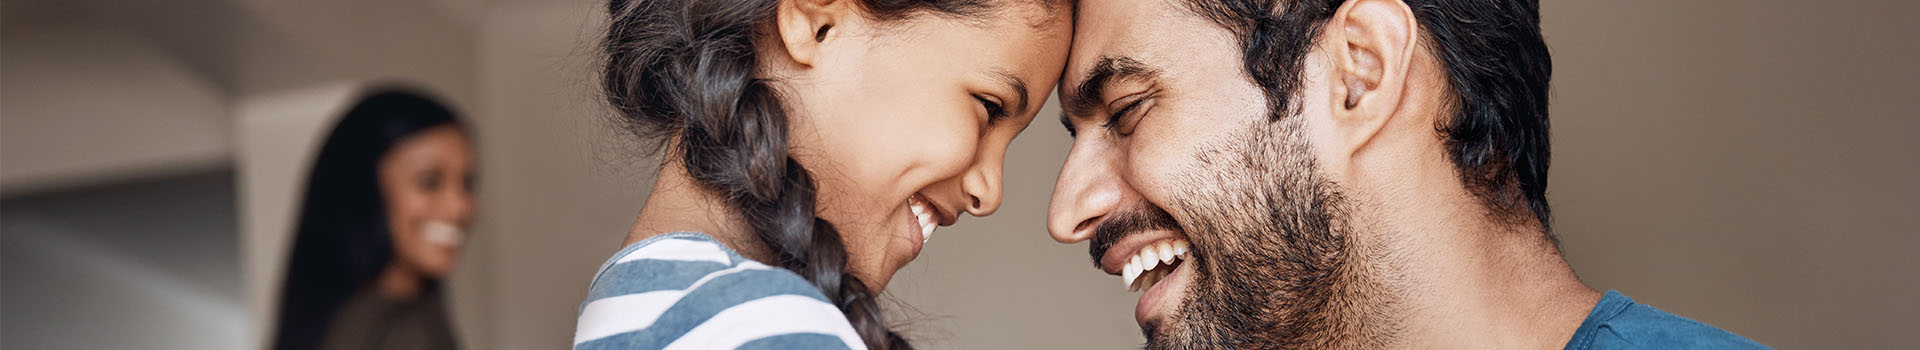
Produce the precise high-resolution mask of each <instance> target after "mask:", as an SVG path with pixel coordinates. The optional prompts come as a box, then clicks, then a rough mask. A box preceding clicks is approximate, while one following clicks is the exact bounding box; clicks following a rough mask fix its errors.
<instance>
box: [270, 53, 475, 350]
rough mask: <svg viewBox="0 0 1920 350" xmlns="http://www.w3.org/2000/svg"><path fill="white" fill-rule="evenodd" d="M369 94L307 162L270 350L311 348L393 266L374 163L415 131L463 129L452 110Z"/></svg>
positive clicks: (388, 93)
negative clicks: (336, 314)
mask: <svg viewBox="0 0 1920 350" xmlns="http://www.w3.org/2000/svg"><path fill="white" fill-rule="evenodd" d="M374 91H375V92H373V93H371V94H368V95H366V97H364V98H362V99H361V100H360V102H359V104H357V105H355V106H354V107H353V109H352V110H350V111H348V112H347V114H346V116H345V117H342V118H341V119H340V121H339V123H338V124H335V125H334V127H333V132H332V133H330V134H328V135H327V139H326V143H325V144H323V145H322V146H321V147H320V155H319V156H318V157H316V158H315V159H314V161H313V170H312V175H309V176H308V177H307V194H306V199H305V201H304V202H303V203H302V204H301V207H300V226H299V228H298V231H296V232H295V235H294V241H293V250H292V252H291V253H290V254H288V259H287V273H286V282H285V283H283V284H282V287H281V290H280V316H279V317H280V322H279V326H278V331H277V333H276V335H275V336H274V340H273V348H274V349H313V348H317V347H319V345H320V342H321V340H322V338H323V337H325V336H326V332H327V328H328V326H329V325H330V324H331V323H332V322H331V321H332V320H333V315H334V312H335V311H336V310H338V309H339V308H340V306H341V304H343V303H345V302H346V300H347V299H348V298H349V297H352V296H353V294H354V293H355V292H357V291H359V290H360V289H361V288H365V287H366V286H367V285H368V284H369V283H371V282H372V281H373V280H374V278H375V277H377V276H378V275H379V274H380V271H381V270H382V269H383V268H385V267H386V266H387V264H388V262H389V261H391V260H392V259H393V242H392V241H391V236H390V233H389V232H388V229H387V227H388V226H387V212H386V207H387V206H386V203H385V202H384V201H383V200H382V199H383V197H382V196H381V194H380V179H379V170H378V168H379V163H380V158H381V157H382V156H384V155H386V153H387V151H388V150H390V149H391V148H393V146H394V145H395V144H398V143H400V142H401V141H402V140H405V139H407V138H408V137H411V136H413V135H414V134H416V133H419V132H420V131H422V130H426V129H429V128H433V127H437V126H442V125H453V126H457V127H462V128H464V126H463V124H462V123H461V121H460V120H459V118H458V117H455V116H454V113H453V111H451V110H449V109H447V108H446V107H444V106H443V105H441V104H440V103H438V102H435V101H434V100H433V99H432V98H429V97H427V96H426V95H425V94H422V93H416V92H411V91H408V90H405V89H400V88H382V89H376V90H374ZM427 285H428V286H429V288H433V286H434V285H435V283H433V281H428V284H427Z"/></svg>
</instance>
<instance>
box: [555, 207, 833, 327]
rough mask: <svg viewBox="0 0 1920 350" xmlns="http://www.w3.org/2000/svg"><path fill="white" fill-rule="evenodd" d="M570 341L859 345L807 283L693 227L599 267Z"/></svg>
mask: <svg viewBox="0 0 1920 350" xmlns="http://www.w3.org/2000/svg"><path fill="white" fill-rule="evenodd" d="M573 348H574V349H579V350H601V349H865V348H866V346H865V345H864V344H863V343H861V342H860V337H859V335H858V334H857V333H855V332H854V331H853V327H852V326H851V325H849V324H848V323H847V319H846V316H843V315H841V313H840V310H839V309H838V308H836V307H834V306H833V304H830V303H828V302H827V301H826V297H824V296H823V295H821V294H820V292H819V290H817V289H814V287H813V284H812V283H808V282H807V281H806V280H805V279H802V278H800V276H799V275H795V274H793V273H792V272H789V271H787V270H782V269H779V268H774V267H771V266H767V265H765V264H761V263H759V262H756V261H753V260H751V259H747V258H745V257H742V256H740V255H739V254H736V253H734V252H733V251H731V250H729V249H727V248H726V246H724V245H722V244H720V243H719V242H717V241H714V240H713V239H712V238H710V237H707V236H705V235H701V234H697V233H670V234H664V235H659V236H655V237H652V238H648V239H647V240H644V241H641V242H639V243H635V244H633V245H630V246H628V247H626V248H625V249H621V250H620V252H618V253H615V254H614V255H613V257H612V258H610V259H608V261H607V263H606V264H604V265H602V266H601V267H600V272H599V274H598V275H595V276H594V280H593V286H592V287H590V288H589V289H588V292H587V301H586V302H585V303H584V304H583V305H582V306H581V307H580V318H579V320H578V324H577V325H576V328H575V330H574V336H573Z"/></svg>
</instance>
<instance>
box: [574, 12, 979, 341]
mask: <svg viewBox="0 0 1920 350" xmlns="http://www.w3.org/2000/svg"><path fill="white" fill-rule="evenodd" d="M778 1H779V0H645V1H631V0H612V1H609V2H608V8H607V9H608V13H609V14H610V15H611V16H612V22H611V24H610V25H609V26H608V28H607V36H606V38H605V41H604V42H603V43H602V44H603V45H604V47H603V49H605V50H606V55H607V56H606V67H605V69H606V71H605V73H606V76H605V79H604V80H603V81H602V84H604V86H603V88H604V89H605V93H606V98H607V102H609V103H610V104H612V106H613V107H614V108H615V109H617V110H618V111H619V112H620V113H619V116H618V119H617V121H618V122H619V123H620V124H622V125H623V126H625V127H626V128H627V129H628V130H629V131H632V132H634V133H635V134H637V135H639V136H640V137H642V138H647V139H655V140H661V141H662V142H663V146H665V147H664V148H663V149H664V150H666V151H667V152H676V153H675V154H669V155H668V156H669V157H678V158H679V159H680V160H682V161H683V163H684V164H685V166H686V171H687V174H688V175H690V176H691V177H692V178H693V179H694V180H696V181H698V182H699V183H700V184H701V185H702V186H704V187H705V189H706V190H709V191H712V193H715V194H718V195H719V196H720V197H721V198H726V199H728V200H729V201H730V202H731V203H730V204H731V205H732V207H733V209H734V210H735V211H737V212H738V214H739V215H740V218H742V219H744V220H745V221H746V222H747V223H748V224H749V225H751V226H752V228H753V232H754V233H755V235H756V236H758V237H759V238H760V242H761V243H763V244H765V245H766V247H767V248H768V250H771V251H772V252H773V253H774V254H775V255H776V256H775V258H777V259H778V261H777V262H778V264H777V265H779V266H780V267H782V268H785V269H787V270H789V271H793V272H794V273H796V274H799V275H800V276H801V277H804V278H806V279H807V280H808V281H811V282H813V284H814V286H815V287H818V288H819V289H820V292H821V293H822V294H825V295H826V297H827V298H828V301H829V302H832V303H833V304H834V305H835V306H838V307H839V308H840V311H841V312H842V313H845V314H846V316H847V320H848V321H849V322H851V323H852V324H853V328H854V330H855V331H857V332H859V333H860V338H861V340H862V341H864V342H865V343H866V345H867V347H868V348H870V349H877V350H883V349H908V348H911V346H909V345H908V344H907V343H906V340H905V339H904V338H902V337H901V336H900V335H899V334H897V333H894V332H893V331H892V330H890V329H888V327H887V325H886V324H885V322H884V321H883V320H882V317H881V313H880V310H879V306H878V304H876V303H875V300H874V297H875V296H874V295H873V293H872V291H871V290H868V288H867V285H866V284H864V283H862V282H861V281H860V279H859V277H856V276H854V275H852V274H848V273H846V268H847V250H846V246H845V245H844V243H843V241H842V239H841V236H840V233H839V232H838V231H835V230H834V228H833V224H831V223H828V222H827V221H826V220H822V219H820V218H819V217H816V216H815V211H814V205H815V203H814V198H815V197H814V195H815V189H814V181H813V177H812V175H811V174H810V173H808V171H807V170H806V169H805V168H803V167H801V165H800V163H799V162H796V161H794V159H793V157H792V156H791V155H789V154H788V153H787V147H788V144H787V141H788V139H787V136H788V130H787V125H789V120H788V119H787V110H786V108H785V105H784V104H783V103H782V102H781V97H780V96H779V94H778V91H776V89H775V87H774V85H773V82H772V81H770V80H768V79H765V78H761V77H757V76H755V74H754V73H755V71H756V70H757V69H758V68H759V64H760V58H759V57H757V55H756V54H755V53H756V52H757V51H756V50H755V48H754V35H755V30H756V29H758V28H760V26H761V25H763V24H767V23H769V22H768V21H771V20H772V19H773V16H774V6H775V5H776V4H777V3H778ZM859 3H860V6H861V7H862V8H863V9H864V10H865V13H866V15H867V16H868V17H869V18H874V19H877V20H883V21H885V20H897V19H904V18H907V17H909V16H911V15H915V14H921V13H931V14H942V15H957V16H974V15H978V14H980V13H982V12H983V11H985V10H986V9H987V8H988V5H987V4H986V0H864V1H860V2H859ZM827 30H829V29H827V28H821V33H822V34H824V33H825V32H826V31H827ZM668 141H671V144H665V143H666V142H668Z"/></svg>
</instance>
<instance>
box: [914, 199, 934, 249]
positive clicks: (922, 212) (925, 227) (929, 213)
mask: <svg viewBox="0 0 1920 350" xmlns="http://www.w3.org/2000/svg"><path fill="white" fill-rule="evenodd" d="M907 208H908V209H912V210H913V217H914V218H916V219H919V220H920V244H927V241H931V240H933V228H935V227H939V226H940V222H939V221H936V219H934V218H933V206H932V205H929V204H927V202H926V201H923V200H920V197H913V198H908V199H907Z"/></svg>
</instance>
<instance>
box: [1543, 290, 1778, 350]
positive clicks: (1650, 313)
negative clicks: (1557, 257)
mask: <svg viewBox="0 0 1920 350" xmlns="http://www.w3.org/2000/svg"><path fill="white" fill-rule="evenodd" d="M1567 348H1568V349H1592V350H1606V349H1769V348H1768V347H1767V346H1766V345H1761V344H1760V343H1757V342H1754V341H1753V340H1751V339H1747V338H1745V337H1741V336H1740V335H1737V334H1733V333H1732V332H1727V331H1726V330H1723V329H1720V328H1718V327H1714V326H1712V325H1708V324H1705V323H1701V322H1699V321H1694V320H1692V319H1688V318H1686V317H1681V316H1680V315H1675V314H1673V313H1669V312H1666V311H1662V310H1660V309H1658V308H1654V307H1652V306H1648V305H1645V304H1640V303H1636V302H1633V299H1629V298H1627V297H1626V296H1625V295H1621V294H1620V293H1619V292H1613V291H1609V292H1607V296H1606V297H1603V298H1602V299H1601V301H1600V303H1599V304H1598V305H1595V306H1594V310H1593V313H1591V314H1589V315H1588V316H1587V321H1586V322H1585V323H1583V324H1582V325H1581V326H1580V330H1579V331H1577V332H1575V335H1574V339H1573V341H1572V342H1570V343H1568V344H1567Z"/></svg>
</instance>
